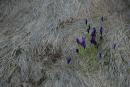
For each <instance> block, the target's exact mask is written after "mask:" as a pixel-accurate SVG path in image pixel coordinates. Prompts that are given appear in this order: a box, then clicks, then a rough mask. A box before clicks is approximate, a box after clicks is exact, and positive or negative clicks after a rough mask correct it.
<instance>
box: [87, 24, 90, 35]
mask: <svg viewBox="0 0 130 87" xmlns="http://www.w3.org/2000/svg"><path fill="white" fill-rule="evenodd" d="M89 31H90V24H89V25H88V29H87V32H88V33H89Z"/></svg>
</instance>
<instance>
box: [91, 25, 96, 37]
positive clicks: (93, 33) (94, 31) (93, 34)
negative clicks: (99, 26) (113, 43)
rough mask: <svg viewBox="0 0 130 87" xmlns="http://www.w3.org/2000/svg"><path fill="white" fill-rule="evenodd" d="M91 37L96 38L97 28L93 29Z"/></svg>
mask: <svg viewBox="0 0 130 87" xmlns="http://www.w3.org/2000/svg"><path fill="white" fill-rule="evenodd" d="M91 36H92V37H93V36H96V28H95V27H94V28H93V31H92V33H91Z"/></svg>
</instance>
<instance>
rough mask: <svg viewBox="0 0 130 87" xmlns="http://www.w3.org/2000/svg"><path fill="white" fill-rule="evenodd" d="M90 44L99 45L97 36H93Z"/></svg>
mask: <svg viewBox="0 0 130 87" xmlns="http://www.w3.org/2000/svg"><path fill="white" fill-rule="evenodd" d="M90 42H91V44H94V45H97V42H96V38H95V36H92V38H91V40H90Z"/></svg>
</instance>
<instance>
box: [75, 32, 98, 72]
mask: <svg viewBox="0 0 130 87" xmlns="http://www.w3.org/2000/svg"><path fill="white" fill-rule="evenodd" d="M85 36H86V42H87V47H86V48H85V49H84V48H83V47H82V46H81V45H78V46H77V48H78V49H79V57H80V58H83V60H84V62H86V63H85V66H86V67H85V68H87V69H89V70H91V69H92V68H95V67H97V64H98V62H97V59H96V56H97V53H98V48H97V47H96V46H95V45H93V44H91V45H90V39H91V34H90V33H89V34H88V33H87V34H85Z"/></svg>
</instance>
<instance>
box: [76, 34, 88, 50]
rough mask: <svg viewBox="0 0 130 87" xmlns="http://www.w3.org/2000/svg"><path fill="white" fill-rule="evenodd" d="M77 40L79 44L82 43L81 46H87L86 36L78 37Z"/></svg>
mask: <svg viewBox="0 0 130 87" xmlns="http://www.w3.org/2000/svg"><path fill="white" fill-rule="evenodd" d="M76 42H77V43H78V44H79V45H81V46H83V47H84V48H86V39H85V37H84V36H82V38H81V39H80V38H76Z"/></svg>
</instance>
